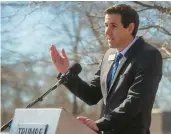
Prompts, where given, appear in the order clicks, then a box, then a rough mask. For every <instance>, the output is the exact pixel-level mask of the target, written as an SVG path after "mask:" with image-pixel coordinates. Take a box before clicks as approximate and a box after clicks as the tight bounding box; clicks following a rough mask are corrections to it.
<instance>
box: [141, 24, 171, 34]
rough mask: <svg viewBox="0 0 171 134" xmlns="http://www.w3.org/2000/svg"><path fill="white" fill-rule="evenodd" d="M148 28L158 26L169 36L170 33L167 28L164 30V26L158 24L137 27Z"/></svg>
mask: <svg viewBox="0 0 171 134" xmlns="http://www.w3.org/2000/svg"><path fill="white" fill-rule="evenodd" d="M150 28H159V29H162V30H163V31H164V33H165V34H167V35H170V36H171V33H170V32H169V31H168V30H166V29H165V28H164V27H161V26H160V25H149V26H143V27H141V28H139V30H145V29H150Z"/></svg>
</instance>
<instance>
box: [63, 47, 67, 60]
mask: <svg viewBox="0 0 171 134" xmlns="http://www.w3.org/2000/svg"><path fill="white" fill-rule="evenodd" d="M62 56H63V58H67V55H66V53H65V50H64V48H62Z"/></svg>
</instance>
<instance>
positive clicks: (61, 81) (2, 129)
mask: <svg viewBox="0 0 171 134" xmlns="http://www.w3.org/2000/svg"><path fill="white" fill-rule="evenodd" d="M68 74H69V73H68ZM61 75H62V74H61V73H59V75H58V76H57V79H60V80H59V81H58V82H57V83H56V84H55V85H54V86H53V87H52V88H50V89H49V90H47V91H46V92H45V93H44V94H42V95H41V96H40V97H38V98H37V99H36V100H34V101H33V102H31V103H30V104H28V105H27V106H26V108H30V107H32V106H33V105H35V104H36V103H37V102H39V101H43V98H44V97H45V96H46V95H48V94H49V93H50V92H51V91H53V90H54V89H56V88H57V87H58V86H59V85H60V84H62V83H64V82H65V80H66V79H67V73H66V74H65V75H63V76H62V77H61ZM12 120H13V118H12V119H11V120H10V121H8V122H7V123H6V124H4V125H3V126H2V127H1V132H2V131H4V130H5V129H6V128H8V127H10V126H11V124H12Z"/></svg>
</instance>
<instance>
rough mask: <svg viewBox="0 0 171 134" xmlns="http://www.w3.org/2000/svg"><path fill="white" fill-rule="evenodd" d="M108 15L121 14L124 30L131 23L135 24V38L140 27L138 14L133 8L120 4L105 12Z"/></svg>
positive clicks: (133, 34) (133, 33)
mask: <svg viewBox="0 0 171 134" xmlns="http://www.w3.org/2000/svg"><path fill="white" fill-rule="evenodd" d="M104 13H105V15H106V14H120V15H121V22H122V24H123V27H124V28H127V27H128V26H129V24H130V23H134V24H135V27H134V30H133V32H132V36H133V37H135V36H136V34H137V31H138V26H139V16H138V13H137V12H136V11H135V10H134V9H132V8H131V6H129V5H126V4H119V5H114V6H112V7H109V8H108V9H106V10H105V11H104Z"/></svg>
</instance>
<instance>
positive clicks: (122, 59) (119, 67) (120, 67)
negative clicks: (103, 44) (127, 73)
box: [107, 56, 127, 96]
mask: <svg viewBox="0 0 171 134" xmlns="http://www.w3.org/2000/svg"><path fill="white" fill-rule="evenodd" d="M126 60H127V57H125V56H123V57H122V58H121V60H120V64H119V66H118V68H117V70H116V73H115V76H114V78H113V80H112V84H111V86H110V88H109V91H108V93H107V96H108V95H109V93H110V92H111V90H112V86H113V85H114V83H115V81H116V79H117V77H118V76H119V72H120V70H121V69H122V67H123V65H124V64H125V62H126Z"/></svg>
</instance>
